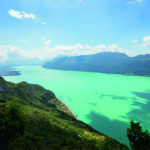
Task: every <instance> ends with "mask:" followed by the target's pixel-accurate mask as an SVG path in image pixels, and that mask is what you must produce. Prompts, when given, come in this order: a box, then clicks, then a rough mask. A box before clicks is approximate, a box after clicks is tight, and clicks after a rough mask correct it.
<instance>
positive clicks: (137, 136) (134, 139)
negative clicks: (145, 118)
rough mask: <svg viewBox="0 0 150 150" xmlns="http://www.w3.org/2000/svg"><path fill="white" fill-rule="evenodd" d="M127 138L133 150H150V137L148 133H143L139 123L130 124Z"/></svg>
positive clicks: (132, 122)
mask: <svg viewBox="0 0 150 150" xmlns="http://www.w3.org/2000/svg"><path fill="white" fill-rule="evenodd" d="M127 136H128V138H129V141H130V146H131V148H132V149H133V150H150V135H149V133H148V131H142V127H141V126H140V123H139V122H137V123H135V122H134V121H131V122H130V128H128V129H127Z"/></svg>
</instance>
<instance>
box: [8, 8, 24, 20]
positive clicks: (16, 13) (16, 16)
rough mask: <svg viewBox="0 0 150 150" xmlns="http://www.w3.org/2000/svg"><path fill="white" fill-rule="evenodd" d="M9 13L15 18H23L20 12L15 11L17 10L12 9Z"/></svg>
mask: <svg viewBox="0 0 150 150" xmlns="http://www.w3.org/2000/svg"><path fill="white" fill-rule="evenodd" d="M8 13H9V14H10V15H11V16H12V17H15V18H18V19H22V18H23V17H22V15H21V13H20V12H19V11H15V10H13V9H10V10H9V11H8Z"/></svg>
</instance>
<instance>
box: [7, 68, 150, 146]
mask: <svg viewBox="0 0 150 150" xmlns="http://www.w3.org/2000/svg"><path fill="white" fill-rule="evenodd" d="M14 68H15V69H16V70H18V71H21V75H20V76H5V77H4V78H5V79H6V80H8V81H12V82H15V83H18V82H21V81H27V82H29V83H35V84H40V85H42V86H43V87H45V88H46V89H49V90H51V91H53V92H54V93H55V94H56V96H57V97H58V98H60V99H61V100H62V101H63V102H64V103H65V104H67V105H68V106H69V107H70V108H71V110H72V111H73V112H74V113H75V114H76V115H77V117H78V118H79V119H80V120H82V121H83V122H85V123H87V124H89V125H91V126H92V127H93V128H95V129H97V130H98V131H100V132H101V133H104V134H107V135H109V136H111V137H113V138H115V139H117V140H119V141H120V142H121V143H125V144H128V140H127V137H126V128H127V127H128V126H129V121H130V120H136V121H140V122H141V125H142V126H143V127H144V129H148V130H150V77H143V76H125V75H118V74H104V73H94V72H78V71H61V70H52V69H45V68H42V67H41V66H17V67H14Z"/></svg>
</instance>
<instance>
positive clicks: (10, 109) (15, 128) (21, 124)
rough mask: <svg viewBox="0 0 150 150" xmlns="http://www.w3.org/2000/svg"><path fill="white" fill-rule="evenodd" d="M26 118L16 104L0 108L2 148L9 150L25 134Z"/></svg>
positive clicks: (0, 139) (0, 141)
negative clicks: (11, 144)
mask: <svg viewBox="0 0 150 150" xmlns="http://www.w3.org/2000/svg"><path fill="white" fill-rule="evenodd" d="M24 128H25V117H24V114H23V113H22V111H21V110H20V108H19V105H17V104H16V103H9V104H7V105H3V106H0V147H1V148H2V149H3V150H4V149H8V147H9V145H10V143H12V142H13V141H14V140H16V139H17V138H18V137H20V136H22V135H23V134H24Z"/></svg>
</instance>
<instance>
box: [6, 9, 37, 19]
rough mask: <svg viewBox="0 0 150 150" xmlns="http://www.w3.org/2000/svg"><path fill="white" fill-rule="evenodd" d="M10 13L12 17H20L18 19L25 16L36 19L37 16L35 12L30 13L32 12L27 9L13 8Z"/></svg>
mask: <svg viewBox="0 0 150 150" xmlns="http://www.w3.org/2000/svg"><path fill="white" fill-rule="evenodd" d="M8 13H9V14H10V15H11V16H12V17H15V18H18V19H24V18H30V19H33V20H34V19H36V16H35V15H34V14H30V13H27V12H25V11H16V10H13V9H10V10H9V11H8Z"/></svg>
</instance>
